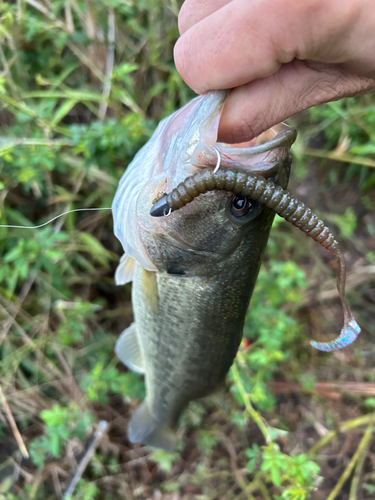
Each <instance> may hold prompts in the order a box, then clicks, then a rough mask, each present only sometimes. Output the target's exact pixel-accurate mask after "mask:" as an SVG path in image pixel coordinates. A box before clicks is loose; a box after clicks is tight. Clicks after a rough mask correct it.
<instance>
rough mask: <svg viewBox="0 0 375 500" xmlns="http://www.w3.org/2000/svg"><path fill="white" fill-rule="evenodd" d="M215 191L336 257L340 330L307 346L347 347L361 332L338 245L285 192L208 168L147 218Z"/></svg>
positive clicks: (261, 181)
mask: <svg viewBox="0 0 375 500" xmlns="http://www.w3.org/2000/svg"><path fill="white" fill-rule="evenodd" d="M215 189H219V190H224V191H230V192H233V193H235V194H240V195H242V196H248V197H249V198H251V199H252V200H255V201H258V202H259V203H262V204H263V205H264V206H266V207H268V208H270V209H271V210H273V211H274V212H276V213H277V214H278V215H280V217H283V218H284V219H285V220H287V221H288V222H291V223H292V224H293V225H294V226H296V227H298V228H299V229H300V230H301V231H303V232H304V233H306V234H307V235H308V236H310V237H311V238H313V239H314V240H315V241H317V242H318V243H319V244H320V245H322V246H323V247H324V248H326V249H327V250H328V251H329V252H331V253H332V254H333V255H335V256H336V257H337V259H338V267H337V290H338V292H339V296H340V300H341V304H342V307H343V312H344V326H343V328H342V330H341V332H340V335H339V336H338V337H337V338H336V339H335V340H333V341H331V342H316V341H311V342H310V344H311V345H312V346H313V347H315V348H316V349H318V350H320V351H325V352H330V351H336V350H337V349H342V348H343V347H346V346H348V345H350V344H351V343H352V342H353V341H354V340H355V339H356V338H357V337H358V335H359V333H360V332H361V329H360V327H359V326H358V324H357V322H356V320H355V319H354V317H353V314H352V312H351V310H350V307H349V306H348V304H347V302H346V300H345V276H346V270H345V260H344V257H343V255H342V253H341V250H340V246H339V243H338V242H337V241H336V239H335V237H334V236H333V234H332V233H331V232H330V230H329V229H328V227H327V226H326V225H325V224H324V222H323V221H321V220H320V219H319V217H318V216H317V215H316V214H315V213H314V212H313V211H312V210H310V208H308V207H306V205H305V204H304V203H302V202H301V201H299V200H297V198H295V197H294V196H292V195H291V194H290V193H289V192H288V191H285V190H284V189H282V188H281V187H280V186H278V185H276V184H275V183H274V182H272V181H270V180H267V179H265V178H264V177H263V176H261V175H258V174H254V173H250V172H243V171H239V170H237V169H236V170H231V169H229V168H225V169H223V168H219V169H218V170H217V171H216V172H214V170H213V169H211V168H205V169H204V170H199V171H197V172H195V174H193V175H192V176H190V177H187V178H186V179H185V180H184V181H183V182H181V183H180V184H179V185H178V186H177V187H176V188H175V189H173V190H172V191H171V192H170V193H169V194H167V195H165V196H163V197H162V198H161V199H160V200H159V201H157V202H156V203H154V204H153V206H152V208H151V211H150V215H151V216H153V217H162V216H166V215H169V214H170V213H171V212H174V211H175V210H178V209H180V208H182V207H183V206H185V205H187V204H188V203H190V202H191V201H193V199H194V198H196V197H197V196H199V195H200V194H203V193H207V191H213V190H215Z"/></svg>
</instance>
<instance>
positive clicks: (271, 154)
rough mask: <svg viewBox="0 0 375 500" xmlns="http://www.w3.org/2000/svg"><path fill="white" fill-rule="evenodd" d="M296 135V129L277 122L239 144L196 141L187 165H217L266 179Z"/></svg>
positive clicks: (272, 174)
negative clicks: (212, 144)
mask: <svg viewBox="0 0 375 500" xmlns="http://www.w3.org/2000/svg"><path fill="white" fill-rule="evenodd" d="M296 137H297V131H296V129H294V128H291V127H289V126H288V125H286V124H285V123H280V124H278V125H275V126H274V127H271V128H270V129H268V130H266V131H265V132H263V133H262V134H260V135H259V136H258V137H256V138H254V139H253V140H252V141H249V142H245V143H241V144H224V143H220V142H217V143H216V144H215V146H210V145H208V144H204V143H199V144H198V145H197V147H196V148H195V150H194V152H193V155H192V158H191V164H192V165H193V166H194V167H195V169H196V170H198V169H202V168H205V167H210V168H212V167H214V168H215V167H216V168H219V166H220V167H221V168H231V169H240V170H244V171H246V172H252V173H255V174H259V175H262V176H263V177H265V178H267V179H268V178H270V177H273V176H274V175H275V174H277V173H278V172H279V170H280V168H282V164H283V159H285V158H286V157H288V155H289V149H290V147H291V145H292V144H293V143H294V141H295V140H296Z"/></svg>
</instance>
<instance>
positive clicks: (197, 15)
mask: <svg viewBox="0 0 375 500" xmlns="http://www.w3.org/2000/svg"><path fill="white" fill-rule="evenodd" d="M231 1H232V0H185V2H184V3H183V4H182V7H181V9H180V12H179V14H178V30H179V32H180V35H183V34H184V33H185V32H186V31H187V30H188V29H190V28H191V27H192V26H194V24H197V23H198V22H199V21H202V19H204V18H205V17H208V16H209V15H211V14H212V13H213V12H216V11H217V10H219V9H221V8H222V7H224V5H227V4H228V3H230V2H231Z"/></svg>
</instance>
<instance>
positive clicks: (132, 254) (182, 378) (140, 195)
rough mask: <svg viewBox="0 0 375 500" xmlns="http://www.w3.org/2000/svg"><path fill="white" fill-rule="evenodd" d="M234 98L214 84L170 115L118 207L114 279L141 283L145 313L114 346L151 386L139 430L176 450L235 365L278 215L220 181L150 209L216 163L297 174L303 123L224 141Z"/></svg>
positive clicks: (268, 175) (147, 440) (279, 179)
mask: <svg viewBox="0 0 375 500" xmlns="http://www.w3.org/2000/svg"><path fill="white" fill-rule="evenodd" d="M227 94H228V92H227V91H212V92H209V93H208V94H206V95H204V96H199V97H197V98H195V99H193V100H192V101H191V102H190V103H188V104H187V105H185V106H184V107H183V108H181V109H180V110H178V111H177V112H175V113H174V114H172V115H171V116H169V117H168V118H166V119H164V120H163V121H162V122H161V123H160V124H159V125H158V127H157V129H156V130H155V132H154V134H153V136H152V137H151V139H150V140H149V141H148V143H146V145H145V146H144V147H143V148H142V149H141V150H140V151H139V152H138V154H137V155H136V156H135V158H134V160H133V162H132V163H131V164H130V165H129V166H128V168H127V169H126V171H125V173H124V175H123V177H122V179H121V181H120V183H119V186H118V189H117V192H116V195H115V198H114V200H113V205H112V213H113V219H114V232H115V235H116V236H117V238H118V239H119V240H120V242H121V243H122V246H123V249H124V252H125V253H124V255H123V256H122V258H121V261H120V264H119V267H118V268H117V270H116V274H115V280H116V283H117V284H119V285H124V284H126V283H129V282H130V281H132V305H133V312H134V322H133V323H132V324H131V325H130V326H129V327H128V328H127V329H126V330H125V331H124V332H123V333H122V334H121V336H120V338H119V340H118V342H117V344H116V348H115V351H116V354H117V356H118V358H119V359H120V360H121V361H122V362H123V363H124V364H125V365H126V366H127V367H128V368H130V369H131V370H134V371H136V372H138V373H143V374H144V376H145V385H146V398H145V400H144V401H143V402H142V403H141V404H140V406H138V408H137V409H136V410H135V412H134V413H133V415H132V417H131V419H130V422H129V426H128V438H129V441H130V442H131V443H138V442H140V443H143V444H146V445H149V446H154V447H158V448H162V449H164V450H167V451H173V450H174V449H175V447H176V429H177V427H178V421H179V418H180V416H181V414H182V412H183V411H184V410H185V409H186V407H187V406H188V404H189V403H190V402H191V401H194V400H197V399H200V398H204V397H206V396H208V395H210V394H212V393H213V392H214V391H215V390H216V389H217V388H218V387H219V386H220V385H221V384H222V383H223V381H224V380H225V377H226V375H227V373H228V371H229V368H230V366H231V365H232V363H233V360H234V358H235V356H236V353H237V350H238V347H239V345H240V342H241V338H242V332H243V326H244V321H245V315H246V311H247V309H248V306H249V302H250V299H251V295H252V293H253V289H254V286H255V282H256V279H257V276H258V272H259V268H260V265H261V262H262V258H263V255H264V251H265V249H266V245H267V240H268V237H269V234H270V230H271V226H272V222H273V219H274V216H275V212H274V211H273V210H271V209H270V208H268V207H266V206H265V205H264V204H262V203H260V202H258V201H256V200H253V199H251V198H249V197H247V196H242V195H241V194H235V193H233V192H230V191H225V190H220V189H213V190H211V191H207V192H206V193H204V194H201V195H199V196H196V197H195V198H194V199H193V200H192V201H191V202H190V203H188V204H186V205H185V206H184V207H181V208H180V209H179V210H176V211H174V212H171V213H168V212H166V213H162V214H159V215H161V216H157V217H156V216H155V214H154V215H152V214H150V210H151V209H152V207H153V206H154V205H155V204H157V203H158V200H159V201H160V199H163V197H164V196H165V194H166V193H167V192H170V191H171V190H173V189H176V188H177V187H178V186H179V184H181V183H182V182H183V181H184V180H185V179H186V178H188V177H189V176H192V175H194V174H195V173H196V172H199V171H202V170H204V169H208V168H210V169H211V170H213V168H216V169H217V167H218V166H220V168H221V169H222V168H234V169H237V170H239V169H240V170H241V171H244V172H253V173H255V174H257V175H259V176H261V177H262V178H264V179H266V180H272V182H273V183H275V184H276V185H278V186H280V187H281V188H282V189H285V188H286V187H287V184H288V179H289V173H290V165H291V158H290V154H289V150H290V146H291V144H292V143H293V142H294V140H295V137H296V131H295V130H294V129H291V128H289V127H288V126H287V125H285V124H279V125H277V126H275V127H273V128H271V129H270V130H268V131H266V132H265V133H263V134H262V135H261V136H259V137H258V138H256V139H254V140H253V141H250V142H248V143H244V144H238V145H229V144H221V143H218V142H217V134H218V126H219V121H220V115H221V112H222V109H223V105H224V102H225V98H226V96H227Z"/></svg>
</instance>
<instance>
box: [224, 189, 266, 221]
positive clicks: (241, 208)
mask: <svg viewBox="0 0 375 500" xmlns="http://www.w3.org/2000/svg"><path fill="white" fill-rule="evenodd" d="M261 210H262V206H261V205H260V203H258V202H256V201H254V200H252V199H251V198H249V197H248V196H242V195H241V194H235V195H234V196H233V197H232V199H231V201H230V208H229V211H230V214H231V216H232V218H233V219H234V220H236V221H238V222H248V221H250V220H252V219H254V218H255V217H256V216H257V215H258V214H259V213H260V212H261Z"/></svg>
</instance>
